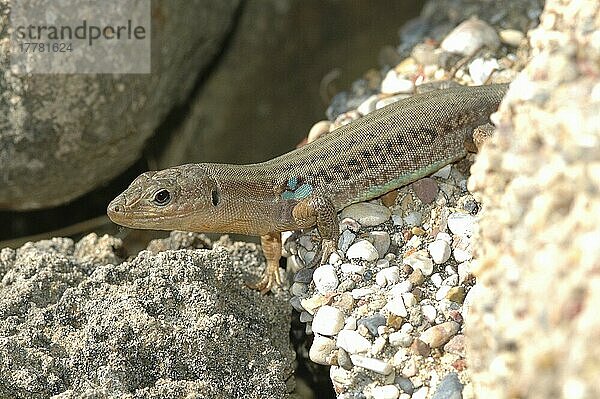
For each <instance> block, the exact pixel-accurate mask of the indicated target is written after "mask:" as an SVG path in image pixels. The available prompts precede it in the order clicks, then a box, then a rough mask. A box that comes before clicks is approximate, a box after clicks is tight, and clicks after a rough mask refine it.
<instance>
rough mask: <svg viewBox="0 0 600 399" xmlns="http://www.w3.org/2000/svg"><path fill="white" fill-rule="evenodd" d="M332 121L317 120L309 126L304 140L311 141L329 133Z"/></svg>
mask: <svg viewBox="0 0 600 399" xmlns="http://www.w3.org/2000/svg"><path fill="white" fill-rule="evenodd" d="M331 125H332V123H331V122H330V121H319V122H317V123H315V124H314V125H313V127H311V128H310V131H309V132H308V137H307V139H306V141H308V142H309V143H312V142H313V141H315V140H316V139H318V138H319V137H321V136H323V135H325V134H327V133H329V130H330V128H331Z"/></svg>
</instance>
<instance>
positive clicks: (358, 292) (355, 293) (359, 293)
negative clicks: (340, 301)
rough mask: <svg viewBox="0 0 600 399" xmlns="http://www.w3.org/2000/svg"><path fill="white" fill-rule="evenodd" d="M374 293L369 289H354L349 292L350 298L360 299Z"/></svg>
mask: <svg viewBox="0 0 600 399" xmlns="http://www.w3.org/2000/svg"><path fill="white" fill-rule="evenodd" d="M373 292H374V291H373V290H372V289H371V288H355V289H353V290H352V291H351V292H350V295H352V298H354V299H360V298H363V297H365V296H367V295H371V294H372V293H373Z"/></svg>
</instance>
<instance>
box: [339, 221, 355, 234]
mask: <svg viewBox="0 0 600 399" xmlns="http://www.w3.org/2000/svg"><path fill="white" fill-rule="evenodd" d="M340 228H341V229H342V230H350V231H352V232H354V233H356V232H357V231H359V230H360V224H359V223H358V222H357V221H356V220H354V219H351V218H343V219H342V220H341V222H340Z"/></svg>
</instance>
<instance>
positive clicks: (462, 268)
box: [458, 262, 471, 284]
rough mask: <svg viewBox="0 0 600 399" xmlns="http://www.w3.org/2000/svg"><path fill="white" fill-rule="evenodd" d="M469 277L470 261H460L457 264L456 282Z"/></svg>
mask: <svg viewBox="0 0 600 399" xmlns="http://www.w3.org/2000/svg"><path fill="white" fill-rule="evenodd" d="M469 277H471V262H462V263H460V264H459V265H458V283H459V284H462V283H464V282H465V280H466V279H467V278H469Z"/></svg>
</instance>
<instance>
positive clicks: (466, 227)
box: [448, 212, 476, 237]
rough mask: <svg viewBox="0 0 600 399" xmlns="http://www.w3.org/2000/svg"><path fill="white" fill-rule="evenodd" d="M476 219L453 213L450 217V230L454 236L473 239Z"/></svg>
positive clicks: (464, 214) (465, 214)
mask: <svg viewBox="0 0 600 399" xmlns="http://www.w3.org/2000/svg"><path fill="white" fill-rule="evenodd" d="M475 222H476V218H475V217H474V216H472V215H469V214H467V213H458V212H455V213H451V214H450V215H448V228H449V229H450V231H451V232H452V233H453V234H456V235H458V236H464V237H471V236H472V235H473V231H474V230H475Z"/></svg>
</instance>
